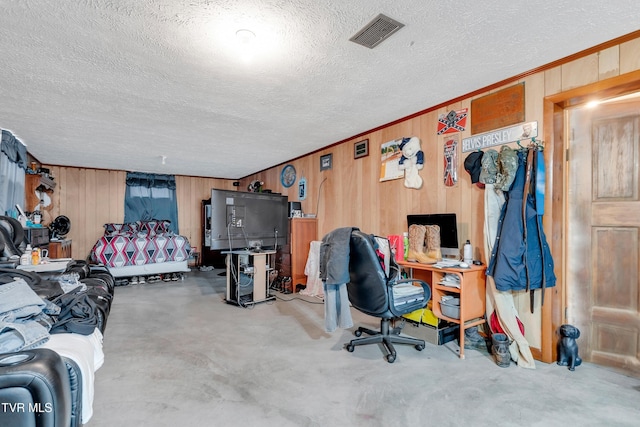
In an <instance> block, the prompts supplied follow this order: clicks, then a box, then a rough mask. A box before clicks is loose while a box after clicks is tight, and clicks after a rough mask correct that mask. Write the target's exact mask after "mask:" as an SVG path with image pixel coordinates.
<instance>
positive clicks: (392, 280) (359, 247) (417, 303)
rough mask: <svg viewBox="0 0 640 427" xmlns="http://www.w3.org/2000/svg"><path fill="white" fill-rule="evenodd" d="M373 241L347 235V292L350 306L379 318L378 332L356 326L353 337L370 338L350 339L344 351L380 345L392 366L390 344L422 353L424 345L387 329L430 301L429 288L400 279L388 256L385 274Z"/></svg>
mask: <svg viewBox="0 0 640 427" xmlns="http://www.w3.org/2000/svg"><path fill="white" fill-rule="evenodd" d="M376 239H380V238H376V237H374V236H372V235H369V234H366V233H363V232H362V231H360V230H357V229H356V230H354V231H353V232H352V233H351V239H350V248H349V249H350V250H349V252H350V253H349V276H350V282H349V283H348V284H347V292H348V294H349V301H350V302H351V305H352V306H353V307H355V308H356V309H358V310H359V311H361V312H363V313H365V314H368V315H370V316H374V317H379V318H380V331H374V330H371V329H367V328H363V327H359V328H358V329H357V330H356V331H355V335H356V336H357V337H359V336H361V335H362V333H363V332H365V333H366V334H368V335H370V336H367V337H363V338H357V339H353V340H351V342H349V343H348V344H347V345H346V349H347V350H348V351H349V352H353V351H354V349H355V346H357V345H365V344H376V343H382V344H383V345H384V346H385V347H386V349H387V351H388V354H387V356H386V358H387V361H388V362H389V363H393V362H394V361H395V360H396V350H395V348H394V346H393V344H394V343H395V344H411V345H413V346H414V347H415V348H416V349H417V350H418V351H422V350H423V349H424V347H425V342H424V340H421V339H417V338H411V337H407V336H402V335H400V330H401V328H390V324H391V320H393V319H395V318H397V317H400V316H402V315H403V314H406V313H411V312H412V311H415V310H418V309H421V308H424V307H425V306H426V305H427V302H428V301H429V298H431V289H430V288H429V285H428V284H427V283H425V282H423V281H421V280H415V279H402V278H401V276H400V272H399V268H398V265H397V264H396V263H395V261H394V260H393V257H392V256H390V255H389V256H388V259H389V273H388V274H387V273H386V272H385V268H384V266H383V264H382V263H381V260H380V257H379V255H378V253H377V252H376V249H377V248H376V246H377V243H376ZM385 240H386V239H385ZM386 242H387V243H388V241H386ZM414 284H415V285H419V286H414Z"/></svg>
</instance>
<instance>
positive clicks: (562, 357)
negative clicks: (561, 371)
mask: <svg viewBox="0 0 640 427" xmlns="http://www.w3.org/2000/svg"><path fill="white" fill-rule="evenodd" d="M579 337H580V330H579V329H578V328H576V327H575V326H573V325H562V326H560V340H559V341H558V365H560V366H569V370H570V371H574V370H575V369H576V366H580V364H581V363H582V359H580V356H578V343H577V342H576V339H578V338H579Z"/></svg>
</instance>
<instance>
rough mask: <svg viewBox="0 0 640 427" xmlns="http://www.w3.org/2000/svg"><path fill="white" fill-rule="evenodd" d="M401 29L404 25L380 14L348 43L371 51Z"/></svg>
mask: <svg viewBox="0 0 640 427" xmlns="http://www.w3.org/2000/svg"><path fill="white" fill-rule="evenodd" d="M402 27H404V24H401V23H400V22H398V21H396V20H395V19H391V18H389V17H388V16H385V15H383V14H382V13H381V14H380V15H378V16H376V17H375V18H373V20H372V21H371V22H369V23H368V24H367V25H366V26H365V27H364V28H363V29H361V30H360V31H358V32H357V33H356V34H355V35H354V36H353V37H351V38H350V39H349V41H352V42H354V43H357V44H359V45H362V46H364V47H368V48H369V49H373V48H374V47H376V46H378V45H379V44H380V43H382V42H383V41H385V40H386V39H388V38H389V37H391V35H392V34H393V33H395V32H396V31H398V30H399V29H400V28H402Z"/></svg>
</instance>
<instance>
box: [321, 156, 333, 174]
mask: <svg viewBox="0 0 640 427" xmlns="http://www.w3.org/2000/svg"><path fill="white" fill-rule="evenodd" d="M332 164H333V155H332V154H325V155H324V156H320V170H321V171H326V170H329V169H331V167H332Z"/></svg>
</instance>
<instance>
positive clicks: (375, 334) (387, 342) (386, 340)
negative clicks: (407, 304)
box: [345, 318, 425, 363]
mask: <svg viewBox="0 0 640 427" xmlns="http://www.w3.org/2000/svg"><path fill="white" fill-rule="evenodd" d="M390 323H391V319H384V318H383V319H380V330H379V331H374V330H372V329H368V328H363V327H362V326H361V327H359V328H358V329H356V331H355V332H354V335H355V336H356V337H359V336H361V335H362V333H363V332H364V333H366V334H368V335H370V336H368V337H363V338H357V339H354V340H351V341H350V342H349V343H348V344H347V345H346V346H345V348H346V349H347V351H349V352H350V353H352V352H353V350H355V346H357V345H367V344H380V343H382V344H383V345H384V346H385V347H386V349H387V351H388V354H387V362H389V363H393V362H395V360H396V349H395V347H394V346H393V344H394V343H395V344H411V345H413V346H414V347H415V348H416V350H418V351H422V350H424V347H425V342H424V340H421V339H418V338H411V337H405V336H402V335H400V331H401V330H402V327H399V328H393V329H391V330H390V328H389V325H390Z"/></svg>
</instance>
